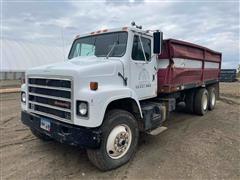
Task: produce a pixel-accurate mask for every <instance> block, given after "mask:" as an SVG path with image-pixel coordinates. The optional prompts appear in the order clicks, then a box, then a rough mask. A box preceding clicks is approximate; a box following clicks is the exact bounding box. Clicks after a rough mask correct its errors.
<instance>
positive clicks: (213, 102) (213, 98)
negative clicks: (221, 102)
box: [211, 93, 216, 106]
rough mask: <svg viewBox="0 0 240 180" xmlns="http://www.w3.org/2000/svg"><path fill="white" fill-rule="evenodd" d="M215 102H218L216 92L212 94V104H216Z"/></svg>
mask: <svg viewBox="0 0 240 180" xmlns="http://www.w3.org/2000/svg"><path fill="white" fill-rule="evenodd" d="M215 103H216V96H215V94H214V93H213V94H212V99H211V105H212V106H214V105H215Z"/></svg>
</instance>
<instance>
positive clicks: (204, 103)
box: [203, 94, 208, 111]
mask: <svg viewBox="0 0 240 180" xmlns="http://www.w3.org/2000/svg"><path fill="white" fill-rule="evenodd" d="M207 105H208V98H207V95H206V94H204V95H203V109H204V111H205V110H206V109H207Z"/></svg>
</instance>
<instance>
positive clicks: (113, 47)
mask: <svg viewBox="0 0 240 180" xmlns="http://www.w3.org/2000/svg"><path fill="white" fill-rule="evenodd" d="M116 44H117V43H116V42H114V44H113V46H112V48H111V49H110V51H109V52H108V54H107V56H106V59H108V57H109V56H110V54H111V52H112V51H113V49H114V48H115V46H116Z"/></svg>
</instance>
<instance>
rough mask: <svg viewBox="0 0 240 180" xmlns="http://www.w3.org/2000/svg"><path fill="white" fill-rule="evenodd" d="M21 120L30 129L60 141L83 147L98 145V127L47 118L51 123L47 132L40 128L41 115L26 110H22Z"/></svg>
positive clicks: (96, 146)
mask: <svg viewBox="0 0 240 180" xmlns="http://www.w3.org/2000/svg"><path fill="white" fill-rule="evenodd" d="M21 120H22V122H23V124H25V125H27V126H28V127H30V128H31V129H35V130H37V131H39V132H40V133H44V134H46V135H47V136H49V137H51V138H52V139H54V140H56V141H58V142H60V143H64V144H69V145H74V146H80V147H84V148H98V147H99V146H100V142H101V132H100V130H99V128H85V127H80V126H76V125H70V124H67V123H63V122H60V121H57V120H54V119H49V118H48V120H49V121H50V123H51V128H50V132H48V131H46V130H44V129H42V128H40V121H41V116H38V115H34V114H31V113H28V112H26V111H22V114H21Z"/></svg>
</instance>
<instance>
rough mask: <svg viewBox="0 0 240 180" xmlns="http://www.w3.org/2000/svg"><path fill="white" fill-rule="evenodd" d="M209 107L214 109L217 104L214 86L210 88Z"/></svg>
mask: <svg viewBox="0 0 240 180" xmlns="http://www.w3.org/2000/svg"><path fill="white" fill-rule="evenodd" d="M208 95H209V98H208V109H209V110H210V111H212V110H213V109H214V108H215V106H216V97H217V96H216V89H215V88H214V87H209V88H208Z"/></svg>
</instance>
